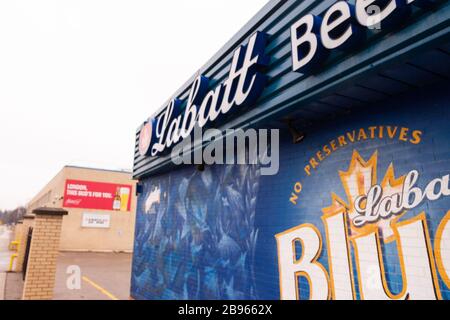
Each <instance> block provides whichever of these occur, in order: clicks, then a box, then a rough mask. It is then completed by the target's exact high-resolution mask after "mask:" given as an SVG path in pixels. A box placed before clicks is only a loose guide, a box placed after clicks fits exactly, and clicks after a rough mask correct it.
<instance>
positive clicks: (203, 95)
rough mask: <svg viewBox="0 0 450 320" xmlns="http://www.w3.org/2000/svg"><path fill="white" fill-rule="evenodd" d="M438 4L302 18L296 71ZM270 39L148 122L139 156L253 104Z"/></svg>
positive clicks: (387, 4) (245, 50) (360, 5)
mask: <svg viewBox="0 0 450 320" xmlns="http://www.w3.org/2000/svg"><path fill="white" fill-rule="evenodd" d="M438 2H439V1H436V0H356V1H355V4H354V5H353V4H350V3H349V2H347V1H338V2H336V3H335V4H334V5H333V6H331V7H330V8H329V9H328V10H326V12H325V13H324V14H323V16H322V17H319V16H315V15H312V14H308V15H305V16H303V17H301V18H300V19H299V20H298V21H297V22H296V23H294V24H293V25H292V26H291V39H290V40H291V47H292V52H291V55H292V70H293V71H296V72H302V73H311V72H312V71H313V70H315V69H316V68H317V66H319V65H320V64H321V63H322V62H323V61H324V60H325V59H326V58H327V56H328V53H329V52H330V51H332V50H344V51H346V50H351V49H353V47H355V46H356V45H358V44H360V43H362V42H363V41H364V39H365V34H366V32H365V29H366V30H367V29H376V28H383V29H386V28H387V27H391V26H393V25H395V24H398V23H399V22H401V21H403V19H404V18H405V17H407V16H408V15H409V14H410V13H411V6H412V5H415V6H418V7H422V8H427V7H430V6H432V5H434V4H436V3H438ZM267 38H268V36H267V35H266V34H264V33H262V32H256V33H255V34H253V35H252V36H251V37H250V38H249V40H248V44H247V45H245V46H240V47H239V48H238V49H237V50H236V51H235V52H234V53H233V57H232V60H231V66H230V70H229V74H228V78H227V79H226V80H225V81H224V82H223V83H221V84H219V85H217V86H216V87H215V88H213V89H211V88H210V79H208V78H206V77H205V76H204V75H200V76H198V77H197V78H196V79H195V81H194V82H193V84H192V86H191V89H190V92H189V97H188V99H187V101H181V100H180V99H177V98H175V99H172V100H171V101H170V103H169V104H168V105H167V106H166V107H165V108H164V110H163V111H162V112H161V113H160V114H159V115H158V116H157V117H155V118H150V119H149V120H148V121H146V122H145V123H144V124H143V126H142V128H141V132H140V137H139V153H140V155H141V156H143V157H147V156H153V157H154V156H158V155H160V154H162V153H163V152H164V151H165V150H166V149H169V148H171V147H173V146H174V145H176V144H177V143H179V142H180V141H182V140H183V139H185V138H186V137H188V136H190V135H191V134H192V132H193V130H194V128H195V127H196V126H198V127H199V128H204V127H206V126H207V125H208V124H211V123H213V122H215V121H218V120H220V119H221V115H229V114H230V113H232V112H234V111H237V110H239V109H242V107H244V106H248V105H252V104H253V103H254V102H256V100H257V99H258V98H259V97H260V95H261V93H262V92H263V90H264V86H265V84H266V80H267V79H266V76H265V74H264V68H265V67H267V66H268V64H269V57H267V56H266V55H265V46H266V41H267Z"/></svg>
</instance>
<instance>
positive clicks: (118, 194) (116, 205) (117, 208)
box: [113, 188, 121, 211]
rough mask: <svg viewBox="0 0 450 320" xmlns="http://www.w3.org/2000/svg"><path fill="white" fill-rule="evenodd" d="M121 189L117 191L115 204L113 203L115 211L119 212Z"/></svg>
mask: <svg viewBox="0 0 450 320" xmlns="http://www.w3.org/2000/svg"><path fill="white" fill-rule="evenodd" d="M120 204H121V199H120V188H117V189H116V194H115V195H114V202H113V210H116V211H119V210H120Z"/></svg>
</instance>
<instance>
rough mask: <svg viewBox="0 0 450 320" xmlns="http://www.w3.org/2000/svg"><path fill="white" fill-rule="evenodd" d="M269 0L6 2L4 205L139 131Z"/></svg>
mask: <svg viewBox="0 0 450 320" xmlns="http://www.w3.org/2000/svg"><path fill="white" fill-rule="evenodd" d="M266 3H267V1H266V0H191V1H186V0H164V1H153V0H147V1H137V0H127V1H125V0H121V1H115V0H76V1H68V0H54V1H44V0H39V1H36V0H27V1H23V0H22V1H20V0H14V1H10V0H0V121H1V122H0V137H1V140H0V150H1V154H0V179H1V180H0V209H12V208H14V207H16V206H18V205H24V204H26V203H27V202H28V201H29V200H30V199H31V198H32V197H33V196H34V195H35V194H36V193H37V192H38V191H39V190H40V189H41V188H42V187H44V185H45V184H46V183H47V182H48V181H49V180H50V179H51V178H52V177H53V176H54V175H56V174H57V173H58V171H59V170H61V169H62V167H63V166H64V165H67V164H71V165H83V166H93V167H101V168H109V169H131V168H132V162H133V160H132V158H133V149H134V134H135V130H136V128H137V127H138V125H139V124H140V123H142V122H143V121H144V120H145V119H146V118H147V117H148V116H150V115H151V114H152V112H153V111H154V110H156V109H157V108H159V107H160V106H161V105H162V104H163V103H164V102H165V101H166V100H167V99H168V98H170V97H171V96H172V94H173V93H174V92H175V91H176V90H177V89H178V88H179V87H180V86H181V85H182V84H183V83H184V82H185V81H187V80H188V79H189V77H190V76H191V75H193V74H194V73H195V72H196V71H197V70H198V69H199V68H200V67H201V66H202V65H203V64H204V63H206V62H207V60H208V59H209V58H211V57H212V56H213V55H214V54H215V53H216V52H217V51H218V50H219V49H220V48H221V47H222V45H224V44H225V43H226V42H227V41H228V40H229V39H230V38H231V37H232V36H233V35H234V34H235V33H236V32H237V31H238V30H239V29H240V28H241V27H242V26H243V25H244V24H245V23H246V22H247V21H248V20H249V19H251V17H253V16H254V15H255V14H256V13H257V12H258V10H259V9H260V8H262V7H263V6H264V5H265V4H266Z"/></svg>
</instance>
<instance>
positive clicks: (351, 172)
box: [322, 150, 406, 242]
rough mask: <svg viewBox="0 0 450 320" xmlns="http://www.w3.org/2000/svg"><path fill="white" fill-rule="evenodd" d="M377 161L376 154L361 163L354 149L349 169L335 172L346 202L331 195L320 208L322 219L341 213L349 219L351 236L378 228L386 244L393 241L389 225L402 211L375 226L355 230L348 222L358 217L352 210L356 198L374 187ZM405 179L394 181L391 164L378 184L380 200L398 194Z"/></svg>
mask: <svg viewBox="0 0 450 320" xmlns="http://www.w3.org/2000/svg"><path fill="white" fill-rule="evenodd" d="M377 160H378V152H377V151H376V152H375V153H374V154H373V155H372V157H371V158H370V159H369V160H368V161H365V160H364V159H363V158H362V156H361V155H360V154H359V153H358V151H356V150H354V151H353V156H352V160H351V162H350V166H349V169H348V170H347V171H339V177H340V179H341V182H342V186H343V187H344V190H345V194H346V196H347V202H346V201H344V200H343V199H341V198H340V197H339V196H338V195H336V194H335V193H332V195H331V205H330V206H329V207H326V208H323V209H322V212H323V214H324V215H325V216H329V215H333V214H336V213H338V212H342V210H345V212H346V213H347V215H348V218H349V219H348V220H349V221H350V230H351V234H352V236H355V235H361V234H365V233H367V232H371V231H373V230H376V229H378V230H379V231H380V232H381V236H382V238H383V239H384V240H385V241H386V242H390V241H392V240H393V238H394V232H393V230H392V223H395V222H396V221H397V220H398V219H400V217H401V216H403V215H404V214H405V213H406V210H405V211H403V212H401V213H400V214H397V215H393V216H390V217H389V218H386V219H380V220H378V221H377V222H376V223H372V224H366V225H364V226H362V227H357V226H355V225H354V224H353V223H352V222H351V221H353V219H354V218H356V217H357V216H358V215H360V214H359V213H358V212H357V211H356V209H355V201H356V199H358V198H359V197H360V196H365V195H367V193H368V192H369V190H370V189H371V188H372V187H373V186H375V185H377V184H378V180H377ZM405 177H406V176H402V177H399V178H395V172H394V165H393V164H392V163H391V164H390V165H389V167H388V169H387V171H386V174H385V176H384V178H383V180H382V181H381V183H380V186H381V188H382V190H383V195H384V197H388V196H392V195H394V194H401V193H402V189H403V184H404V182H405Z"/></svg>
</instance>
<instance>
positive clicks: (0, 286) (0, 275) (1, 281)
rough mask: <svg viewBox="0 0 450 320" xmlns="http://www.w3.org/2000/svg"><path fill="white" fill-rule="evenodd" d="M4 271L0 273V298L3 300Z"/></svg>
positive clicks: (4, 286)
mask: <svg viewBox="0 0 450 320" xmlns="http://www.w3.org/2000/svg"><path fill="white" fill-rule="evenodd" d="M5 288H6V272H1V273H0V300H5Z"/></svg>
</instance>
